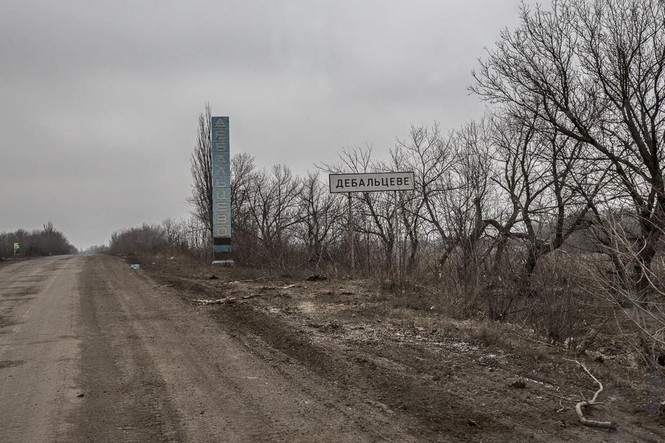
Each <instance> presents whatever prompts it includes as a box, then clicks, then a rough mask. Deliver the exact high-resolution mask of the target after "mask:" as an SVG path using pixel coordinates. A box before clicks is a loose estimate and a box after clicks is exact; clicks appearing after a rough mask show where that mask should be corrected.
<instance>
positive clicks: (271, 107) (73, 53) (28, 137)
mask: <svg viewBox="0 0 665 443" xmlns="http://www.w3.org/2000/svg"><path fill="white" fill-rule="evenodd" d="M529 3H535V2H529ZM519 4H520V1H519V0H438V1H435V0H432V1H424V0H408V1H407V0H404V1H397V0H393V1H391V0H374V1H366V0H343V1H339V0H337V1H333V0H329V1H313V0H294V1H290V0H273V1H267V0H266V1H249V0H211V1H198V0H188V1H184V0H183V1H168V0H141V1H138V0H137V1H122V0H95V1H92V0H88V1H82V0H81V1H70V0H58V1H53V0H42V1H32V0H0V232H7V231H14V230H16V229H18V228H25V229H36V228H41V226H42V225H43V224H45V223H46V222H48V221H52V222H53V224H54V225H55V228H56V229H58V230H60V231H62V232H63V233H64V234H65V235H66V236H67V238H68V239H69V240H70V241H71V242H72V243H73V244H74V245H75V246H77V247H79V248H82V249H85V248H87V247H89V246H91V245H93V244H106V243H107V242H108V240H109V238H110V236H111V233H112V232H113V231H115V230H118V229H122V228H127V227H131V226H136V225H139V224H141V223H143V222H149V223H157V222H160V221H161V220H163V219H165V218H168V217H172V218H176V219H182V218H186V217H188V216H189V211H190V210H191V208H190V207H189V206H188V205H187V203H186V198H187V197H188V195H190V193H191V176H190V171H189V158H190V155H191V152H192V150H193V147H194V144H195V136H196V129H197V119H198V115H199V113H201V112H202V111H203V108H204V106H205V104H206V103H207V102H209V103H210V105H211V107H212V111H213V115H228V116H230V121H231V123H230V128H231V152H232V153H237V152H247V153H250V154H251V155H253V156H254V157H255V158H256V163H257V165H258V166H260V167H269V166H271V165H274V164H277V163H283V164H285V165H287V166H288V167H290V168H291V169H292V170H293V171H294V172H295V173H297V174H299V175H302V174H304V173H305V172H306V171H308V170H312V171H313V170H315V167H314V164H315V163H320V162H329V163H331V162H335V160H336V158H337V157H338V154H339V152H340V150H341V149H342V148H343V147H349V146H363V145H365V144H372V145H373V146H374V151H375V152H376V153H377V154H379V155H380V154H382V153H385V152H387V151H388V149H390V148H391V147H393V146H394V143H395V138H396V137H404V136H405V135H407V134H408V130H409V127H410V125H411V124H416V125H418V124H431V123H432V122H434V121H437V122H439V123H440V124H441V126H442V127H443V128H444V129H446V130H448V129H453V128H456V127H458V126H459V125H461V124H463V123H465V122H467V121H469V120H471V119H475V118H478V117H480V116H481V115H482V113H483V110H484V104H482V103H481V102H480V100H479V99H478V98H477V97H475V96H470V95H469V93H468V91H467V89H466V88H467V86H468V85H470V84H471V82H472V78H471V71H472V69H474V68H476V67H477V59H478V58H479V57H482V56H483V54H484V48H485V47H491V46H492V45H493V43H494V42H495V41H496V39H497V37H498V35H499V32H500V30H501V29H503V28H506V27H509V28H512V27H514V26H515V25H516V24H517V13H518V7H519Z"/></svg>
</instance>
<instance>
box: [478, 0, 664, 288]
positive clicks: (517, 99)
mask: <svg viewBox="0 0 665 443" xmlns="http://www.w3.org/2000/svg"><path fill="white" fill-rule="evenodd" d="M663 48H665V3H664V2H662V1H660V0H593V1H585V0H555V1H554V2H553V6H552V11H551V12H546V11H544V10H542V9H540V8H536V9H535V10H534V11H531V10H529V9H528V8H527V7H526V6H523V8H522V11H521V25H520V27H519V28H518V29H517V30H516V31H514V32H509V31H505V32H504V33H503V34H502V35H501V38H500V39H499V41H498V43H497V44H496V46H495V47H494V49H492V50H491V51H490V52H489V53H488V55H487V57H486V59H485V60H483V61H481V62H480V69H479V70H478V72H476V73H474V77H475V79H476V83H475V86H473V87H472V90H473V91H475V92H476V93H478V94H480V95H481V96H482V97H484V98H486V99H488V100H490V101H492V102H496V103H500V104H501V105H502V106H504V107H505V108H508V109H512V110H520V111H527V112H522V113H523V114H527V115H535V116H536V117H537V118H538V119H539V120H540V121H542V122H544V123H546V124H549V125H550V126H551V127H552V128H554V129H556V131H558V133H560V134H562V135H563V136H566V137H570V138H572V139H574V140H576V141H578V142H581V143H583V144H585V145H588V146H589V147H590V148H591V152H592V153H593V155H592V158H589V160H591V161H602V162H606V163H607V165H608V167H610V168H611V169H612V173H613V175H614V179H615V183H616V184H617V185H619V186H620V189H621V195H622V196H623V198H624V199H625V200H627V201H629V202H630V203H631V204H632V206H633V208H634V211H635V214H636V215H638V217H637V219H638V220H639V223H640V237H639V239H637V242H638V244H637V251H639V253H638V254H637V255H636V262H635V265H634V269H633V271H634V278H635V280H636V281H637V282H639V285H638V286H639V287H641V288H642V290H647V289H648V288H649V285H648V280H647V275H645V273H644V269H646V268H648V267H649V266H650V264H651V261H652V260H653V257H654V256H655V254H656V246H657V243H658V241H659V240H660V239H661V238H662V233H663V229H662V228H663V227H665V177H664V176H663V169H664V168H663V166H664V164H663V161H664V153H663V146H664V144H665V140H664V139H663V136H662V134H663V132H664V131H665V118H664V116H665V100H664V99H665V76H664V73H665V50H664V49H663Z"/></svg>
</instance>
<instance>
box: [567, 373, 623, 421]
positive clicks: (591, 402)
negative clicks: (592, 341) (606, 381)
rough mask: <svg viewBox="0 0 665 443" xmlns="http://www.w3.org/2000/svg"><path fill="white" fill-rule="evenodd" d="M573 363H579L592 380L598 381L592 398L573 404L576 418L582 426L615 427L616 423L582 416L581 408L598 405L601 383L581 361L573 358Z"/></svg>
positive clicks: (601, 390)
mask: <svg viewBox="0 0 665 443" xmlns="http://www.w3.org/2000/svg"><path fill="white" fill-rule="evenodd" d="M575 363H577V364H578V365H580V366H581V367H582V369H584V372H586V373H587V374H588V375H589V377H591V378H593V380H594V381H595V382H596V383H598V386H599V387H598V390H597V391H596V392H595V393H594V394H593V398H592V399H591V400H583V401H581V402H579V403H577V405H575V411H576V412H577V418H578V419H579V421H580V423H582V424H583V425H584V426H590V427H593V428H603V429H612V430H614V429H616V428H617V424H616V423H614V422H611V421H599V420H591V419H588V418H585V417H584V412H583V408H587V407H591V406H593V405H598V404H600V402H598V401H597V400H598V395H600V393H601V392H603V384H602V383H601V382H600V381H599V380H598V379H597V378H596V377H594V376H593V374H591V372H589V370H588V369H587V368H586V366H584V365H583V364H582V363H580V362H579V361H577V360H575Z"/></svg>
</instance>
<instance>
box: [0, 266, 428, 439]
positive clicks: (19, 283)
mask: <svg viewBox="0 0 665 443" xmlns="http://www.w3.org/2000/svg"><path fill="white" fill-rule="evenodd" d="M0 282H1V287H0V322H1V323H0V346H1V348H0V352H1V355H0V402H1V403H0V441H16V442H46V441H62V442H70V441H113V442H119V441H136V442H150V441H202V442H213V441H385V440H390V441H413V440H415V437H413V436H412V435H409V434H407V433H405V432H404V431H403V430H401V429H400V428H399V427H398V426H396V425H395V424H393V423H392V422H391V420H390V417H389V415H388V414H387V413H386V414H383V413H381V411H377V410H376V409H375V408H371V407H369V406H363V404H362V403H361V402H354V401H353V400H350V399H347V398H343V397H341V396H340V394H338V393H337V392H336V390H335V386H334V385H331V384H330V383H328V382H325V381H324V380H322V379H319V378H317V377H316V376H315V375H314V374H312V373H310V372H308V371H307V370H306V369H305V368H303V367H301V366H299V365H297V364H295V363H290V362H289V361H288V358H286V357H285V358H284V359H283V360H282V361H275V360H274V359H275V358H277V359H278V360H279V357H275V355H274V354H271V355H272V358H268V359H266V358H265V356H263V355H260V353H256V352H253V351H251V350H250V349H248V348H247V347H246V346H244V345H243V344H242V342H241V341H238V340H235V339H234V338H233V337H230V336H229V335H228V333H227V332H226V331H224V330H223V328H222V327H221V326H220V325H219V324H218V323H216V322H214V321H213V320H211V319H210V318H209V316H207V315H205V314H203V313H200V312H198V311H197V309H196V308H195V307H192V306H191V305H187V304H186V303H185V302H183V301H181V300H180V299H179V298H178V297H175V296H173V295H172V294H169V293H168V291H167V289H166V288H163V287H160V286H159V285H157V284H156V283H154V282H153V281H152V280H150V279H148V278H147V277H145V276H143V275H142V274H140V273H137V272H133V271H132V270H130V269H129V268H128V267H127V264H126V263H124V262H122V261H120V260H118V259H115V258H110V257H103V256H92V257H86V256H64V257H49V258H43V259H37V260H29V261H23V262H15V263H11V264H4V265H3V266H1V267H0Z"/></svg>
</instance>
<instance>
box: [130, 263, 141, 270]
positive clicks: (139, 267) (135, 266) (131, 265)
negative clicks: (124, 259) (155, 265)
mask: <svg viewBox="0 0 665 443" xmlns="http://www.w3.org/2000/svg"><path fill="white" fill-rule="evenodd" d="M129 267H130V268H132V269H133V270H135V271H138V270H139V269H141V265H140V264H138V263H132V264H130V265H129Z"/></svg>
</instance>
